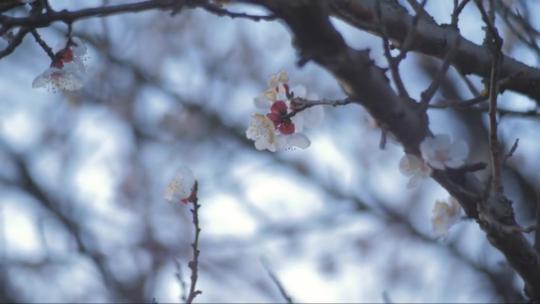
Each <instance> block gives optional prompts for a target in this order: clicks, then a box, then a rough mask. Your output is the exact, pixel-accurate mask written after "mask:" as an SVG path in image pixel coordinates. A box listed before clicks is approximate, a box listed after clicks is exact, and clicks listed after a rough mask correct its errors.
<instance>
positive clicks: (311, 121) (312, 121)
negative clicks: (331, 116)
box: [302, 106, 324, 128]
mask: <svg viewBox="0 0 540 304" xmlns="http://www.w3.org/2000/svg"><path fill="white" fill-rule="evenodd" d="M302 113H303V116H304V126H306V127H309V128H314V127H317V126H319V125H320V124H321V123H322V121H323V120H324V108H323V107H321V106H314V107H311V108H307V109H305V110H304V111H302Z"/></svg>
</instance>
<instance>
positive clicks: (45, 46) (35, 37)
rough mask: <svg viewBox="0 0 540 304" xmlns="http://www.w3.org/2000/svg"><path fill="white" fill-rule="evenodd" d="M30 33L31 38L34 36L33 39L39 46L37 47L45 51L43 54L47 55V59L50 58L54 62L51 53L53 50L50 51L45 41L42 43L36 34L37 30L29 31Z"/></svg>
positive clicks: (52, 53)
mask: <svg viewBox="0 0 540 304" xmlns="http://www.w3.org/2000/svg"><path fill="white" fill-rule="evenodd" d="M30 33H31V34H32V36H34V39H36V42H37V43H38V44H39V46H41V48H42V49H43V50H44V51H45V53H47V56H49V58H51V61H54V52H53V50H52V49H51V47H50V46H49V45H48V44H47V43H46V42H45V41H43V39H42V38H41V36H40V35H39V33H38V32H37V30H35V29H34V30H31V31H30Z"/></svg>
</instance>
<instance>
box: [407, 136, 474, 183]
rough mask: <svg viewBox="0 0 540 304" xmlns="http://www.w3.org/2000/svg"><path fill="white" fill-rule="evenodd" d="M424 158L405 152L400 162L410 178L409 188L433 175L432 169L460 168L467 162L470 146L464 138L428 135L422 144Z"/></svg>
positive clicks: (421, 150)
mask: <svg viewBox="0 0 540 304" xmlns="http://www.w3.org/2000/svg"><path fill="white" fill-rule="evenodd" d="M420 152H421V153H422V158H420V157H418V156H416V155H413V154H405V155H404V156H403V157H402V158H401V161H400V163H399V170H400V171H401V173H402V174H403V175H405V176H407V177H410V180H409V182H408V184H407V187H408V188H413V187H416V186H417V185H418V184H419V182H420V181H421V180H422V179H424V178H427V177H429V176H430V175H431V172H432V169H438V170H444V169H445V168H459V167H461V166H463V165H464V164H465V159H466V158H467V155H468V154H469V147H468V146H467V144H466V143H465V141H463V140H455V141H452V140H451V139H450V136H449V135H447V134H438V135H435V136H433V137H427V138H426V139H424V141H422V143H421V144H420Z"/></svg>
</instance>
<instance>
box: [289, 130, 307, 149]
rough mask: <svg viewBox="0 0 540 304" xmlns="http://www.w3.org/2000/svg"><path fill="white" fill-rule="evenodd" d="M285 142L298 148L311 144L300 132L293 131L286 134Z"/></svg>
mask: <svg viewBox="0 0 540 304" xmlns="http://www.w3.org/2000/svg"><path fill="white" fill-rule="evenodd" d="M287 143H288V144H289V146H292V147H298V148H300V149H306V148H307V147H309V146H310V145H311V141H310V140H309V138H307V136H305V135H304V134H302V133H294V134H291V135H289V136H287Z"/></svg>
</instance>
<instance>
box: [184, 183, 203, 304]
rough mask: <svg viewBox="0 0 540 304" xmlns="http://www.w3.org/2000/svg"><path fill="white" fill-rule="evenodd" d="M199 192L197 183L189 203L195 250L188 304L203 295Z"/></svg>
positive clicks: (190, 264)
mask: <svg viewBox="0 0 540 304" xmlns="http://www.w3.org/2000/svg"><path fill="white" fill-rule="evenodd" d="M197 192H198V183H197V182H195V185H194V186H193V193H192V195H191V196H190V198H189V202H190V203H192V204H193V208H192V209H191V210H190V212H191V215H192V219H193V226H194V227H195V239H194V241H193V243H192V244H191V248H192V249H193V259H192V260H191V261H190V262H189V263H188V267H189V269H190V270H191V276H190V279H191V283H190V286H189V292H188V295H187V299H186V303H188V304H191V303H193V300H194V299H195V297H196V296H197V295H199V294H201V293H202V291H200V290H197V280H198V278H199V254H200V253H201V251H200V250H199V235H200V233H201V227H200V225H199V208H201V205H200V204H199V203H198V201H199V199H198V194H197Z"/></svg>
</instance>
